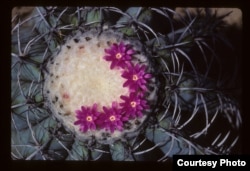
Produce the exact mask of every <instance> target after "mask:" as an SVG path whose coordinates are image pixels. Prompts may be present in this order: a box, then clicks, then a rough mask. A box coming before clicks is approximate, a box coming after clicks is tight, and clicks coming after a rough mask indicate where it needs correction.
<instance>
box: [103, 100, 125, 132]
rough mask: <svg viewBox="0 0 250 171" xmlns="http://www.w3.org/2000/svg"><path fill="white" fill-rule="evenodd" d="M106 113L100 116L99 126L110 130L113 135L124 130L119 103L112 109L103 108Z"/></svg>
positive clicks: (114, 103)
mask: <svg viewBox="0 0 250 171" xmlns="http://www.w3.org/2000/svg"><path fill="white" fill-rule="evenodd" d="M103 111H104V113H102V114H101V115H100V118H99V119H100V120H99V124H100V125H101V127H102V128H105V129H106V130H110V131H111V133H113V132H114V131H115V130H116V129H117V130H119V131H122V130H123V120H122V115H121V109H119V106H118V103H117V102H113V103H112V107H111V108H107V107H105V106H104V107H103Z"/></svg>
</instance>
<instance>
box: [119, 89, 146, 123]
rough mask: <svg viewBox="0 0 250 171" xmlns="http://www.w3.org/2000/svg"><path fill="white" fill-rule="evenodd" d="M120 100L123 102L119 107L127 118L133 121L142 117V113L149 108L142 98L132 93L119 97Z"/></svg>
mask: <svg viewBox="0 0 250 171" xmlns="http://www.w3.org/2000/svg"><path fill="white" fill-rule="evenodd" d="M121 99H122V100H124V102H123V103H120V105H121V107H122V110H123V111H125V113H126V115H127V117H128V118H132V119H134V118H135V117H142V115H143V114H142V111H143V110H145V109H148V108H149V106H148V105H147V101H146V100H144V99H143V96H141V95H138V94H136V93H134V92H132V93H130V95H129V96H121Z"/></svg>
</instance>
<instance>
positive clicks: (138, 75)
mask: <svg viewBox="0 0 250 171" xmlns="http://www.w3.org/2000/svg"><path fill="white" fill-rule="evenodd" d="M145 69H146V66H145V65H141V66H140V65H139V64H136V65H135V66H133V64H132V63H130V64H128V66H127V70H125V71H124V72H123V74H122V77H123V78H126V79H127V81H126V82H125V83H124V84H123V87H129V88H130V90H131V91H137V90H138V89H139V88H141V89H142V90H143V91H145V90H147V87H146V84H147V80H148V79H150V78H152V75H151V74H148V73H146V72H145Z"/></svg>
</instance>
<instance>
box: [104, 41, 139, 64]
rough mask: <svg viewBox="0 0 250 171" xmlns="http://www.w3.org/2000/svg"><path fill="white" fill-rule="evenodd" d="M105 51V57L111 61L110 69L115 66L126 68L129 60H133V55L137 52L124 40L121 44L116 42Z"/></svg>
mask: <svg viewBox="0 0 250 171" xmlns="http://www.w3.org/2000/svg"><path fill="white" fill-rule="evenodd" d="M105 52H106V55H105V56H104V59H106V60H107V61H111V65H110V69H113V68H114V67H121V68H125V67H126V66H127V64H126V63H127V61H129V60H131V55H133V54H134V53H135V51H134V50H133V49H131V48H130V47H129V45H124V43H123V42H121V43H120V44H116V43H114V44H113V45H112V46H111V47H110V48H109V49H105Z"/></svg>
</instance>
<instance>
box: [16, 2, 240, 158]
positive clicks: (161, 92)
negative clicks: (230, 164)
mask: <svg viewBox="0 0 250 171" xmlns="http://www.w3.org/2000/svg"><path fill="white" fill-rule="evenodd" d="M186 13H187V14H188V15H187V16H188V17H181V16H179V18H180V19H179V21H177V20H175V19H174V17H176V16H178V13H176V12H175V11H174V9H172V8H166V7H159V8H154V7H147V8H146V7H128V8H117V7H35V8H34V11H33V14H32V15H31V16H29V17H27V18H26V19H23V20H18V21H17V23H16V24H15V25H13V28H12V33H11V34H12V47H11V99H12V101H11V156H12V159H13V160H18V159H23V160H84V161H100V160H105V161H161V162H164V161H167V160H169V159H171V158H172V156H173V155H175V154H235V153H236V154H237V153H240V151H237V150H238V149H239V148H240V145H239V144H240V143H239V142H240V136H239V135H240V130H241V124H242V121H241V112H240V101H239V98H240V93H238V92H239V91H232V90H238V89H237V88H240V87H239V86H240V85H239V84H238V83H239V82H240V80H238V79H239V77H238V76H239V73H238V69H239V65H240V63H239V59H238V57H237V56H236V55H235V54H234V53H233V49H232V48H233V46H232V45H231V44H230V42H229V41H228V40H227V39H226V36H224V35H223V33H224V32H223V17H225V16H227V15H230V14H225V15H224V16H220V17H218V16H216V14H213V13H211V11H210V9H206V10H205V13H197V14H196V15H194V16H192V15H189V14H190V13H189V11H188V10H187V11H186ZM13 21H14V18H13ZM15 21H16V20H15ZM27 25H28V26H27ZM220 48H222V49H223V50H224V51H227V53H226V54H222V52H221V51H220ZM228 52H232V53H228ZM228 66H229V67H228ZM222 124H223V125H222Z"/></svg>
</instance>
